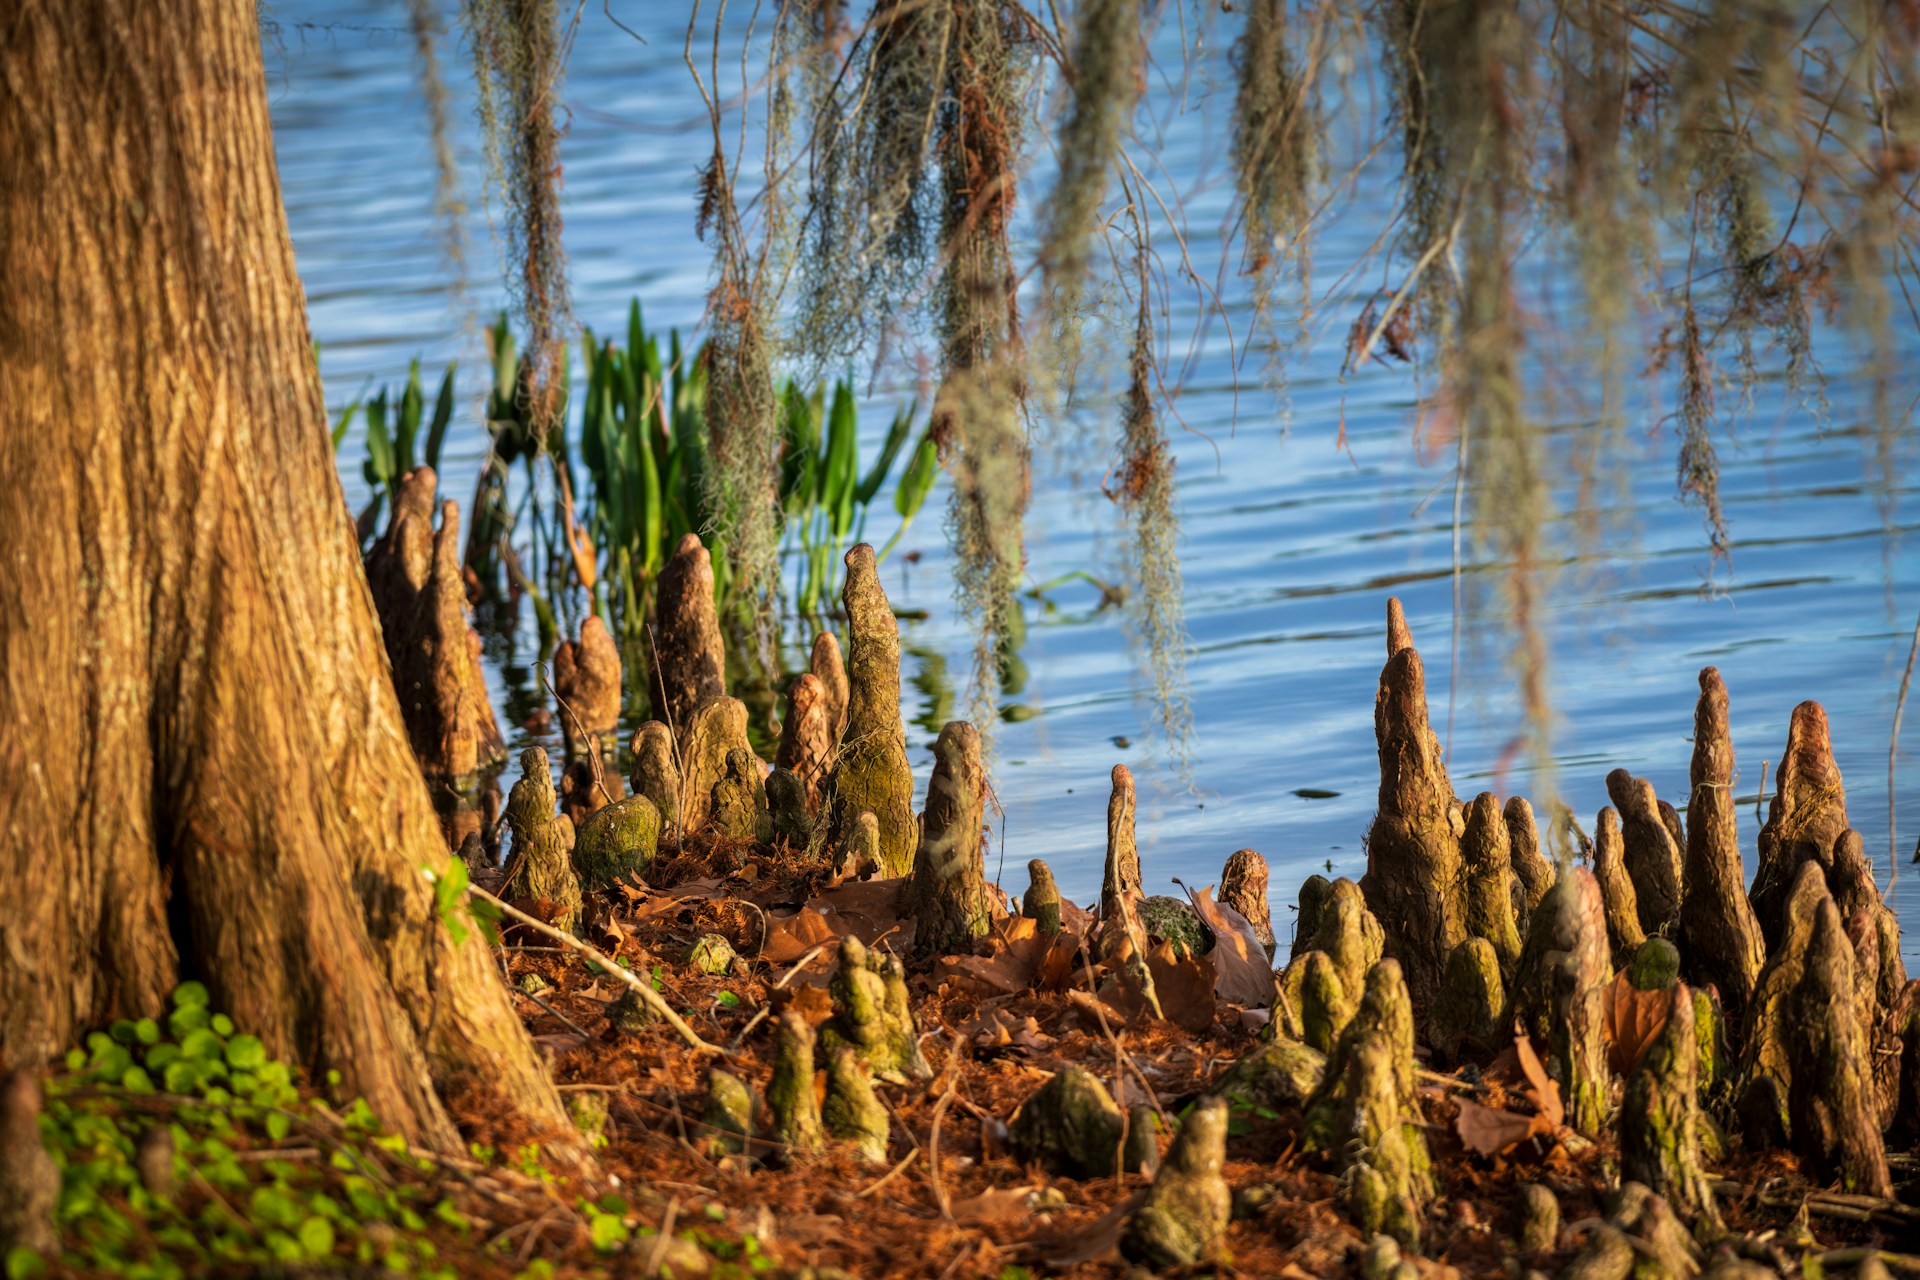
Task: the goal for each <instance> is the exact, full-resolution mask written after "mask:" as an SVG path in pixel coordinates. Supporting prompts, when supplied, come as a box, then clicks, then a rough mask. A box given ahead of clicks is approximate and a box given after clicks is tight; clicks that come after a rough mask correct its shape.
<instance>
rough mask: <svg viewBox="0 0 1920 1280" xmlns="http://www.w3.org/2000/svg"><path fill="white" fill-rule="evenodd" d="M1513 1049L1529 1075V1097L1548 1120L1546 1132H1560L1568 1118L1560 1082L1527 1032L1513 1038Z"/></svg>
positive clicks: (1542, 1118) (1522, 1067)
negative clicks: (1553, 1075)
mask: <svg viewBox="0 0 1920 1280" xmlns="http://www.w3.org/2000/svg"><path fill="white" fill-rule="evenodd" d="M1513 1051H1514V1056H1515V1057H1517V1058H1518V1059H1519V1060H1520V1070H1521V1071H1522V1072H1523V1073H1524V1074H1525V1075H1526V1077H1527V1097H1528V1099H1529V1100H1531V1101H1532V1103H1533V1105H1534V1108H1535V1110H1537V1111H1539V1113H1540V1119H1541V1120H1543V1121H1545V1122H1546V1132H1549V1133H1554V1132H1558V1131H1559V1129H1560V1126H1561V1125H1563V1124H1565V1123H1566V1120H1567V1112H1566V1108H1565V1107H1564V1106H1563V1105H1562V1104H1561V1101H1560V1082H1559V1081H1557V1080H1555V1079H1554V1078H1553V1077H1552V1076H1550V1075H1548V1074H1547V1069H1546V1067H1544V1066H1542V1065H1541V1063H1540V1056H1539V1055H1538V1054H1536V1053H1535V1052H1534V1051H1533V1043H1532V1041H1530V1040H1528V1039H1527V1036H1526V1033H1525V1032H1522V1033H1520V1034H1519V1035H1517V1036H1515V1037H1514V1038H1513ZM1536 1127H1537V1126H1536Z"/></svg>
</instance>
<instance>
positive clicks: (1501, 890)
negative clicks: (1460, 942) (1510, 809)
mask: <svg viewBox="0 0 1920 1280" xmlns="http://www.w3.org/2000/svg"><path fill="white" fill-rule="evenodd" d="M1466 822H1467V829H1466V832H1465V834H1464V835H1462V836H1461V838H1460V856H1461V861H1462V863H1463V864H1464V866H1465V868H1466V876H1467V885H1466V907H1467V932H1468V933H1469V934H1472V935H1474V936H1476V937H1481V938H1485V939H1486V940H1487V942H1488V943H1489V944H1490V945H1491V946H1492V947H1493V954H1494V957H1495V959H1496V960H1497V961H1498V963H1499V966H1500V974H1501V976H1502V978H1504V979H1509V980H1510V979H1511V978H1512V977H1513V968H1514V966H1515V965H1517V964H1519V963H1520V925H1519V921H1518V918H1517V917H1516V915H1515V913H1514V909H1513V898H1514V894H1513V861H1512V852H1511V847H1510V844H1509V841H1508V837H1507V820H1506V816H1505V815H1504V814H1502V813H1501V812H1500V802H1499V799H1498V798H1497V797H1496V796H1495V795H1494V794H1493V792H1491V791H1482V792H1481V793H1480V794H1479V795H1477V796H1475V797H1474V798H1473V803H1472V804H1470V805H1468V806H1467V818H1466ZM1458 951H1459V948H1458V947H1455V948H1454V950H1453V951H1452V952H1449V953H1448V964H1449V965H1451V964H1452V962H1453V961H1452V957H1453V955H1454V954H1456V953H1457V952H1458Z"/></svg>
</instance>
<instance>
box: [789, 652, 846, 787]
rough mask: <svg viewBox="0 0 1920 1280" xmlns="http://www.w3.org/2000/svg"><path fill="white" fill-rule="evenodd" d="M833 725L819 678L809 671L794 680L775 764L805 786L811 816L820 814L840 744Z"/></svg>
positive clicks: (830, 709) (832, 717) (825, 691)
mask: <svg viewBox="0 0 1920 1280" xmlns="http://www.w3.org/2000/svg"><path fill="white" fill-rule="evenodd" d="M833 721H834V710H833V708H832V706H831V705H829V703H828V701H827V690H826V686H825V685H823V684H821V683H820V679H819V677H817V676H815V675H814V674H812V673H811V672H807V671H803V672H801V673H800V674H799V675H798V676H795V677H794V680H793V683H792V684H791V685H790V686H789V687H788V689H787V714H786V718H785V719H783V720H782V721H781V722H780V747H779V749H778V750H777V751H776V752H775V753H774V757H773V763H774V767H775V768H779V769H785V770H787V771H788V772H790V773H792V774H793V775H794V776H795V777H797V778H799V779H800V781H801V782H802V783H803V784H804V785H805V787H806V800H807V811H808V812H809V813H817V812H818V811H819V808H820V795H821V792H822V791H823V790H824V789H825V788H826V785H827V775H828V774H829V773H830V772H831V771H832V769H833V755H834V746H835V744H836V743H837V742H838V741H839V735H838V734H837V733H836V732H835V731H834V723H833Z"/></svg>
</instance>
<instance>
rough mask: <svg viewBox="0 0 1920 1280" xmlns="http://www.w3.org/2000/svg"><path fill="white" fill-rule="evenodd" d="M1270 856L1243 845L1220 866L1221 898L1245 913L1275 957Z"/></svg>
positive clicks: (1255, 932)
mask: <svg viewBox="0 0 1920 1280" xmlns="http://www.w3.org/2000/svg"><path fill="white" fill-rule="evenodd" d="M1267 879H1268V873H1267V860H1266V859H1265V858H1263V857H1261V856H1260V854H1259V853H1258V852H1256V851H1255V850H1252V849H1240V850H1237V851H1236V852H1234V853H1233V854H1232V855H1230V856H1229V857H1228V858H1227V865H1226V866H1224V867H1222V868H1221V869H1220V901H1221V902H1223V903H1225V904H1226V905H1227V906H1229V907H1232V908H1233V909H1234V910H1235V911H1238V912H1239V913H1240V914H1241V915H1243V916H1245V917H1246V920H1247V923H1248V924H1250V925H1252V926H1253V936H1254V937H1256V938H1258V939H1260V945H1261V946H1263V947H1265V948H1266V949H1267V959H1268V960H1272V959H1273V949H1274V937H1273V912H1272V911H1271V910H1270V909H1269V908H1268V906H1267Z"/></svg>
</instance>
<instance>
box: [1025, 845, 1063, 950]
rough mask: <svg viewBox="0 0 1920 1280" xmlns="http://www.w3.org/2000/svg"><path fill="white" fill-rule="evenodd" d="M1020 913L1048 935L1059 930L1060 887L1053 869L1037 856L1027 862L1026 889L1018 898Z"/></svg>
mask: <svg viewBox="0 0 1920 1280" xmlns="http://www.w3.org/2000/svg"><path fill="white" fill-rule="evenodd" d="M1020 914H1021V915H1023V916H1025V917H1026V918H1027V919H1029V920H1032V921H1033V922H1034V923H1035V924H1036V925H1038V926H1039V929H1040V932H1041V933H1044V934H1048V935H1052V934H1056V933H1058V932H1060V888H1059V886H1058V885H1056V884H1054V882H1053V869H1052V868H1051V867H1049V866H1047V864H1046V863H1045V862H1043V861H1041V860H1040V859H1039V858H1035V859H1034V860H1033V861H1031V862H1029V863H1028V864H1027V891H1026V893H1024V894H1022V895H1021V898H1020Z"/></svg>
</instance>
